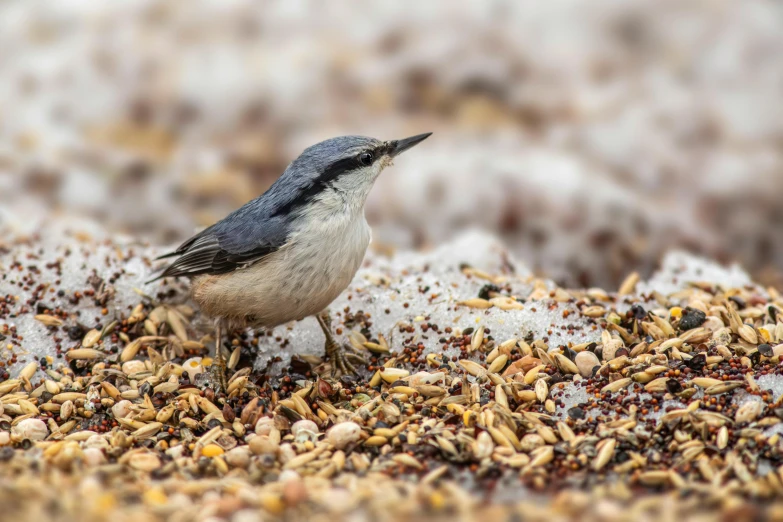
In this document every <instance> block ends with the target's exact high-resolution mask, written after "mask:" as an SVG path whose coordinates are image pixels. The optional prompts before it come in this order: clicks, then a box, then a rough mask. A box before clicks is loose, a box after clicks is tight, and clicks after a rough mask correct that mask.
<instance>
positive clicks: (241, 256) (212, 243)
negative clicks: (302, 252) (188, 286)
mask: <svg viewBox="0 0 783 522" xmlns="http://www.w3.org/2000/svg"><path fill="white" fill-rule="evenodd" d="M250 217H256V218H257V217H258V216H249V215H242V214H239V213H237V214H232V215H231V216H229V217H228V218H226V219H225V220H223V221H220V222H218V223H216V224H214V225H212V226H211V227H209V228H207V229H205V230H203V231H202V232H200V233H198V234H196V235H195V236H193V237H192V238H190V239H188V240H187V241H185V242H184V243H183V244H182V245H180V247H179V248H177V250H175V251H174V252H171V253H169V254H165V255H163V256H160V257H159V258H158V259H161V258H165V257H172V256H180V257H179V259H177V260H176V261H174V262H173V263H171V264H170V265H169V266H168V267H167V268H166V269H165V270H164V271H163V272H162V273H161V274H160V275H159V276H158V277H156V278H154V279H152V280H151V281H156V280H158V279H162V278H164V277H177V276H188V277H192V276H197V275H202V274H212V275H217V274H225V273H227V272H232V271H234V270H238V269H240V268H245V267H247V266H250V265H252V264H253V263H255V262H257V261H259V260H260V259H263V258H264V257H265V256H267V255H269V254H271V253H272V252H275V251H276V250H278V249H279V248H280V247H282V246H283V245H284V244H285V243H286V240H287V238H288V227H287V226H286V224H285V222H284V221H283V220H282V219H279V218H278V217H271V218H269V217H267V218H266V219H265V220H262V221H261V223H263V225H259V222H258V221H257V220H254V219H247V218H250Z"/></svg>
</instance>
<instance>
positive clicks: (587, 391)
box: [0, 244, 783, 522]
mask: <svg viewBox="0 0 783 522" xmlns="http://www.w3.org/2000/svg"><path fill="white" fill-rule="evenodd" d="M18 246H19V245H14V244H11V245H6V248H7V249H9V251H11V252H13V251H14V249H15V248H17V247H18ZM109 246H111V245H109ZM109 251H111V252H114V253H113V254H107V261H106V264H107V266H115V267H116V265H115V264H114V263H116V262H117V260H118V259H119V260H121V261H126V260H127V259H128V258H129V257H132V256H131V255H129V254H128V252H127V251H125V252H123V251H122V250H121V249H119V248H116V249H114V250H112V249H110V250H109ZM112 256H113V259H112V260H109V258H110V257H112ZM12 257H13V255H12V254H11V256H10V257H9V256H8V255H7V256H6V257H5V258H4V259H11V258H12ZM24 257H25V258H17V259H16V260H15V261H14V262H12V263H9V264H7V265H6V266H3V267H2V268H3V273H2V275H1V276H0V277H2V278H3V281H4V283H7V284H13V285H17V286H18V287H19V288H20V291H21V289H24V291H25V292H28V293H27V294H26V295H31V296H32V297H30V298H29V299H24V300H22V299H20V298H18V296H15V295H13V294H7V295H2V296H0V339H2V347H3V348H2V350H0V360H2V362H0V506H2V510H0V511H2V514H0V519H8V520H33V519H35V520H39V521H46V520H63V521H65V520H77V519H78V520H87V521H93V520H95V521H103V520H112V522H119V521H125V520H128V521H131V520H132V521H141V520H144V521H146V520H150V521H158V520H173V521H180V520H181V521H190V520H232V521H241V522H251V521H262V520H312V521H318V520H324V521H326V520H349V519H350V520H373V521H386V520H389V521H392V520H472V519H475V518H479V517H483V518H486V517H493V518H492V519H493V520H523V519H530V520H552V519H553V517H556V518H557V519H563V520H567V519H579V520H639V519H641V518H643V517H644V518H646V519H649V520H663V519H674V518H675V517H676V518H677V519H694V520H695V519H698V520H710V519H729V518H732V519H735V518H736V519H739V520H744V519H762V518H769V519H774V518H781V517H783V503H781V502H780V501H779V499H780V498H781V495H783V466H781V464H783V455H782V454H781V440H780V434H781V433H782V432H783V422H782V419H783V404H781V403H783V376H781V374H782V373H783V367H782V366H781V364H780V358H781V355H783V298H781V295H780V294H779V293H778V292H777V291H776V290H775V289H772V288H769V289H764V288H760V287H758V286H754V285H745V286H742V287H737V288H732V287H722V286H719V285H717V284H714V283H709V282H705V283H692V284H689V285H687V286H686V287H685V288H683V289H680V290H678V291H676V292H673V293H671V294H669V295H663V294H661V293H658V292H657V291H654V290H653V291H650V292H648V293H642V294H639V293H637V292H636V287H637V286H638V285H639V277H638V275H636V274H632V275H631V276H629V277H628V278H627V279H626V281H625V282H624V283H623V284H622V285H621V287H620V288H619V290H618V291H617V292H606V291H604V290H600V289H589V290H568V289H564V288H547V289H543V287H542V286H541V285H535V284H534V285H533V286H532V288H534V290H532V291H531V293H530V294H529V295H513V294H510V293H508V292H507V291H506V289H507V288H508V287H507V286H505V285H504V278H505V277H506V275H502V274H488V273H484V272H481V271H479V270H475V269H472V268H471V267H468V266H465V267H463V268H462V274H461V277H463V278H465V280H466V281H467V280H468V279H471V280H475V279H479V280H485V282H486V285H485V286H483V287H482V290H481V291H480V292H478V293H477V295H475V296H473V297H471V298H469V299H465V300H463V301H460V302H458V303H455V304H454V307H453V310H454V315H455V320H454V322H453V323H452V324H449V325H445V324H440V325H438V324H433V323H432V322H430V321H428V320H427V319H426V317H425V318H423V320H421V321H419V322H417V323H415V324H408V323H405V322H400V323H399V324H398V325H397V326H396V331H395V332H392V334H390V333H389V332H381V331H378V330H376V329H374V328H373V325H372V317H371V316H370V315H368V314H366V313H364V312H363V311H362V310H360V309H356V310H353V311H352V313H351V314H343V315H341V319H340V321H339V323H340V324H336V325H335V326H337V327H338V328H339V331H338V333H339V334H341V335H342V337H343V338H345V339H346V340H347V342H348V343H349V344H350V347H351V349H352V351H353V352H354V353H356V354H358V355H361V356H362V357H363V358H364V360H365V364H363V365H362V367H361V370H360V374H359V375H358V376H344V377H341V378H338V379H332V378H331V377H330V376H329V375H330V372H329V368H328V365H325V364H322V363H320V361H318V360H317V358H314V357H312V356H302V357H294V358H293V359H292V361H291V363H290V365H288V366H287V367H285V368H284V369H283V371H281V372H274V373H270V372H265V371H263V370H259V369H256V368H254V367H253V358H252V354H253V350H254V342H257V337H255V336H254V335H249V334H248V333H247V332H238V333H234V334H232V335H231V336H230V339H231V341H230V343H231V344H230V347H229V346H228V345H227V348H229V351H230V352H231V356H230V359H229V361H228V367H229V375H228V377H229V379H228V386H227V389H226V390H219V391H216V390H215V385H214V383H213V380H212V378H211V374H210V366H211V363H212V360H211V359H210V356H209V355H210V353H212V352H211V351H210V348H211V346H212V344H213V340H212V338H211V337H210V335H209V334H202V333H199V331H200V328H199V326H198V319H199V317H198V313H197V311H196V310H194V309H193V308H191V307H190V306H189V305H188V304H187V302H186V301H184V300H183V294H182V292H181V289H182V288H184V285H180V284H179V283H171V284H168V285H163V286H161V287H160V291H158V292H157V293H156V294H155V295H147V294H145V293H144V292H142V291H138V292H137V293H136V294H134V295H135V296H136V297H135V298H134V300H135V302H134V304H132V305H129V306H128V307H127V309H126V310H124V311H123V312H122V313H108V312H106V314H105V315H103V313H102V312H99V313H98V316H97V317H85V314H83V313H80V314H77V313H75V312H76V310H77V307H78V304H79V303H80V302H81V301H82V300H88V301H90V302H92V304H94V305H95V306H96V307H97V309H98V310H101V311H103V310H107V309H108V307H109V306H108V305H109V304H110V303H111V302H112V300H113V299H115V298H116V292H117V287H118V286H119V285H120V284H121V281H122V279H123V277H124V275H123V273H122V270H118V271H114V269H112V270H109V271H108V272H107V274H96V273H93V274H90V273H84V274H83V276H84V289H83V290H76V291H74V290H73V289H71V288H69V289H68V290H67V292H66V291H64V290H63V289H62V288H58V285H57V278H56V277H57V276H55V277H54V279H52V278H51V277H42V276H41V274H42V272H44V271H48V272H53V273H55V274H56V273H57V271H58V270H59V268H58V266H57V263H49V264H47V265H46V266H43V265H41V264H39V262H37V261H36V260H35V259H34V257H35V256H34V255H32V254H28V255H27V256H24ZM135 257H136V259H137V260H139V258H141V261H142V262H143V263H144V264H146V265H149V264H150V261H149V258H148V257H147V256H146V255H141V254H139V255H136V256H135ZM109 272H110V273H109ZM44 281H45V282H44ZM6 288H7V287H6ZM30 292H32V293H30ZM51 296H59V299H56V300H55V299H52V298H50V297H51ZM126 297H127V296H126ZM54 301H56V302H57V303H58V304H57V305H56V306H50V303H52V302H54ZM558 303H567V304H568V305H569V308H567V309H563V311H562V314H563V316H564V318H568V316H569V315H573V316H574V317H571V319H573V320H574V321H575V322H576V321H579V322H580V324H582V325H583V328H584V329H587V330H590V331H592V332H594V333H595V338H596V339H597V340H596V341H592V342H584V343H579V344H576V343H573V342H568V343H567V344H561V345H558V344H556V343H551V344H550V341H551V339H550V338H549V337H541V338H534V336H527V337H520V338H496V337H495V336H494V335H493V331H492V330H493V329H492V328H491V327H487V326H486V325H478V326H476V324H475V322H472V321H471V322H470V323H467V324H460V315H459V313H460V312H461V311H468V310H469V311H473V312H476V311H480V313H485V314H489V313H490V311H491V310H493V309H500V310H503V311H505V312H506V313H508V314H509V315H508V320H509V321H511V320H513V317H514V315H513V314H514V313H515V311H516V310H517V309H518V308H521V307H529V306H535V307H541V308H547V307H552V308H553V309H557V310H559V308H557V307H558ZM31 316H32V317H33V318H34V320H35V321H37V322H38V323H40V325H41V328H42V329H43V331H44V332H45V334H46V335H47V336H50V337H51V338H52V339H53V340H54V342H55V343H56V346H57V347H58V348H57V353H54V354H51V355H46V356H42V357H40V358H38V357H32V356H30V354H29V353H27V352H26V351H25V349H24V348H22V346H24V344H25V343H24V339H22V338H20V337H21V336H20V335H19V334H18V333H17V331H16V328H15V326H14V324H15V322H16V321H19V320H21V318H23V317H28V318H29V317H31ZM336 323H337V321H336ZM421 332H428V333H429V334H434V335H436V336H437V337H438V339H439V342H440V343H441V345H442V347H443V348H442V353H441V352H439V351H438V350H429V349H428V350H425V349H424V346H423V345H422V344H421V343H418V342H417V335H418V334H419V333H421ZM389 335H396V336H401V337H402V338H403V339H405V341H404V343H403V348H402V350H400V351H395V350H394V349H392V347H391V346H390V342H389V341H388V336H389ZM552 339H554V337H553V338H552ZM288 349H289V350H293V351H294V352H295V351H296V347H295V346H291V347H289V348H288Z"/></svg>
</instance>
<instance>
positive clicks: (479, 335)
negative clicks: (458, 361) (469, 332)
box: [470, 325, 484, 351]
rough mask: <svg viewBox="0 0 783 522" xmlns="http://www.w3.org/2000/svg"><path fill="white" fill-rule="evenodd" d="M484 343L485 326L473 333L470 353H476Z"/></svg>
mask: <svg viewBox="0 0 783 522" xmlns="http://www.w3.org/2000/svg"><path fill="white" fill-rule="evenodd" d="M483 343H484V326H483V325H482V326H479V327H478V328H476V331H475V332H473V337H472V338H471V340H470V351H476V350H478V349H479V347H481V345H482V344H483Z"/></svg>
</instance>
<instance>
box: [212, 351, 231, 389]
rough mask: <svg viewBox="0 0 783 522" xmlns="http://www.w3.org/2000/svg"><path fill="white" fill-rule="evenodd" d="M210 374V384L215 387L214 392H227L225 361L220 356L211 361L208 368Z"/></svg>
mask: <svg viewBox="0 0 783 522" xmlns="http://www.w3.org/2000/svg"><path fill="white" fill-rule="evenodd" d="M210 373H211V374H212V382H213V383H214V385H215V392H221V391H222V392H224V393H225V391H226V390H228V381H227V379H226V359H225V357H223V356H222V355H218V356H216V357H215V359H214V360H213V361H212V368H210Z"/></svg>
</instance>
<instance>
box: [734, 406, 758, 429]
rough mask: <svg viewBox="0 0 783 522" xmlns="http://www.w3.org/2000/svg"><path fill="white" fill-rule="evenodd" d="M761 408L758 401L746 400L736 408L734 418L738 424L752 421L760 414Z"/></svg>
mask: <svg viewBox="0 0 783 522" xmlns="http://www.w3.org/2000/svg"><path fill="white" fill-rule="evenodd" d="M761 409H762V405H761V402H760V401H748V402H746V403H745V404H743V405H742V406H740V407H739V408H738V409H737V413H736V415H735V416H734V420H735V421H736V422H737V423H738V424H742V423H745V422H752V421H754V420H756V418H757V417H758V416H759V415H760V414H761Z"/></svg>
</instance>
